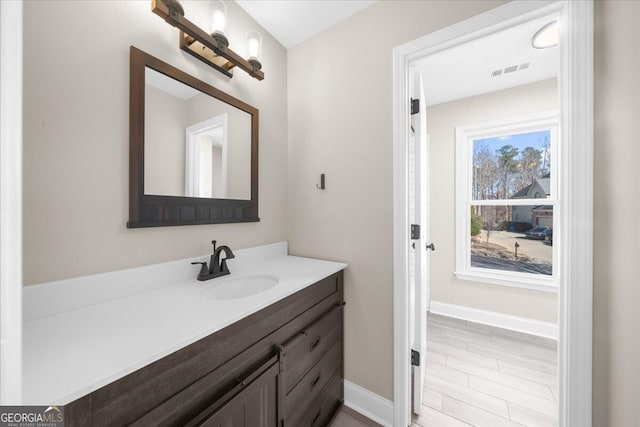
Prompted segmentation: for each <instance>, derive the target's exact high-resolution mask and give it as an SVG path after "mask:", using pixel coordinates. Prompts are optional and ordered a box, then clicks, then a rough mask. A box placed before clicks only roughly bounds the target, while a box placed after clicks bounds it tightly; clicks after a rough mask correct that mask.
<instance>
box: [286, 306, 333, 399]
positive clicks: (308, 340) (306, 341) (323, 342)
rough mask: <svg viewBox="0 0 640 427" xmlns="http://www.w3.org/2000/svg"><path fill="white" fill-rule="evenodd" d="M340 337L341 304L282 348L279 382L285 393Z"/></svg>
mask: <svg viewBox="0 0 640 427" xmlns="http://www.w3.org/2000/svg"><path fill="white" fill-rule="evenodd" d="M341 336H342V307H341V306H337V307H334V308H332V309H331V310H329V311H328V312H327V313H325V314H324V315H323V316H322V317H320V318H319V319H318V320H316V321H315V322H313V323H312V324H311V325H309V326H308V327H306V328H305V329H304V331H302V332H301V333H300V334H298V335H297V336H296V337H295V338H293V339H292V340H291V341H289V342H288V343H287V344H285V345H284V346H283V347H282V349H281V353H280V361H281V364H282V372H283V379H282V381H283V385H284V388H285V391H286V392H287V393H289V392H290V391H291V389H292V388H293V387H294V386H295V385H296V384H297V383H298V381H299V380H300V378H301V377H302V376H303V375H304V374H305V373H306V372H307V371H308V370H309V369H310V368H311V367H312V366H314V365H315V364H316V363H317V362H318V360H320V358H321V357H322V355H323V354H324V353H326V352H327V350H328V349H330V348H331V347H332V346H333V344H335V342H336V341H337V340H338V339H340V337H341Z"/></svg>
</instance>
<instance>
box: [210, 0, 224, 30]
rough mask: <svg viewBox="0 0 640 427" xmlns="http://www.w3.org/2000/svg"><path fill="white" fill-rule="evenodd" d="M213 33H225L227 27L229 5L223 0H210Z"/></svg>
mask: <svg viewBox="0 0 640 427" xmlns="http://www.w3.org/2000/svg"><path fill="white" fill-rule="evenodd" d="M209 13H211V34H224V33H225V29H226V27H227V5H226V4H225V3H224V2H223V1H222V0H210V1H209Z"/></svg>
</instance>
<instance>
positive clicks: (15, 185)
mask: <svg viewBox="0 0 640 427" xmlns="http://www.w3.org/2000/svg"><path fill="white" fill-rule="evenodd" d="M0 94H2V96H1V103H0V236H1V238H0V405H17V404H20V403H21V401H22V2H21V1H0Z"/></svg>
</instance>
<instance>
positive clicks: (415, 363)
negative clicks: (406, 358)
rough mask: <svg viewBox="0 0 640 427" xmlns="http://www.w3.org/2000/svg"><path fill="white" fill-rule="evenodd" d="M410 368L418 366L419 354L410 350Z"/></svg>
mask: <svg viewBox="0 0 640 427" xmlns="http://www.w3.org/2000/svg"><path fill="white" fill-rule="evenodd" d="M411 366H420V353H419V352H417V351H415V350H411Z"/></svg>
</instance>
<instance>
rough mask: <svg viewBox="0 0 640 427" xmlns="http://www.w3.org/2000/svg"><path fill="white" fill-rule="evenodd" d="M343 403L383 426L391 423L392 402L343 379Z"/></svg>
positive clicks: (389, 426)
mask: <svg viewBox="0 0 640 427" xmlns="http://www.w3.org/2000/svg"><path fill="white" fill-rule="evenodd" d="M344 404H345V406H348V407H349V408H351V409H353V410H354V411H356V412H359V413H361V414H362V415H364V416H365V417H367V418H369V419H370V420H371V421H375V422H377V423H379V424H382V425H383V426H385V427H391V426H392V425H393V402H392V401H390V400H388V399H385V398H384V397H382V396H379V395H377V394H375V393H373V392H371V391H369V390H367V389H366V388H364V387H360V386H359V385H357V384H354V383H352V382H351V381H347V380H344Z"/></svg>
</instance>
